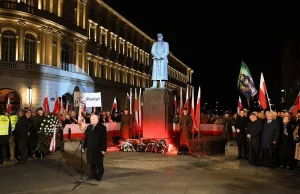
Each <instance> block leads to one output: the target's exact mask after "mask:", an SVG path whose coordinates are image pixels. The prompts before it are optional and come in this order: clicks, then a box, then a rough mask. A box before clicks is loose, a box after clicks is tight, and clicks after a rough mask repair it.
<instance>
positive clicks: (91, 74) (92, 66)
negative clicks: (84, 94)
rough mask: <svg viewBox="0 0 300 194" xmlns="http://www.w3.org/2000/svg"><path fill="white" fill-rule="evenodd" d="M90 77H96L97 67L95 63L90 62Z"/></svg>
mask: <svg viewBox="0 0 300 194" xmlns="http://www.w3.org/2000/svg"><path fill="white" fill-rule="evenodd" d="M89 75H90V76H93V77H94V76H95V66H94V62H93V61H89Z"/></svg>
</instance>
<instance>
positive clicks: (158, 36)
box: [157, 33, 164, 41]
mask: <svg viewBox="0 0 300 194" xmlns="http://www.w3.org/2000/svg"><path fill="white" fill-rule="evenodd" d="M163 38H164V36H163V34H162V33H158V34H157V40H158V41H162V40H163Z"/></svg>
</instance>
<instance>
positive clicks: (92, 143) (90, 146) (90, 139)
mask: <svg viewBox="0 0 300 194" xmlns="http://www.w3.org/2000/svg"><path fill="white" fill-rule="evenodd" d="M84 134H85V138H84V143H83V148H84V149H85V148H87V151H86V157H87V163H88V164H89V165H99V164H101V163H102V162H103V156H102V153H101V152H102V151H104V152H106V148H107V130H106V126H105V125H103V124H102V123H100V122H98V124H97V125H96V126H95V128H94V129H92V125H89V126H88V127H87V129H86V130H85V132H84Z"/></svg>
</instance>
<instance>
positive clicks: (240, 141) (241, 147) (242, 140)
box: [234, 110, 248, 160]
mask: <svg viewBox="0 0 300 194" xmlns="http://www.w3.org/2000/svg"><path fill="white" fill-rule="evenodd" d="M247 125H248V118H247V117H246V114H245V111H244V110H241V111H240V116H239V117H238V118H237V119H236V122H235V124H234V127H235V128H236V138H235V141H236V143H237V146H238V152H239V153H238V157H237V158H236V159H241V158H243V157H244V159H246V160H247V159H248V146H247V134H246V128H247Z"/></svg>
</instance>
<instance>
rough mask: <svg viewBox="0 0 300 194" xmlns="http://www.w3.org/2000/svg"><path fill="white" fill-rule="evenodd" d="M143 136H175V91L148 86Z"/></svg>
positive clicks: (157, 137) (145, 99)
mask: <svg viewBox="0 0 300 194" xmlns="http://www.w3.org/2000/svg"><path fill="white" fill-rule="evenodd" d="M143 98H144V100H143V113H144V114H143V137H144V138H149V139H166V140H167V141H168V142H169V141H170V140H171V139H172V136H173V116H174V115H173V112H174V107H173V101H172V100H173V93H172V91H171V90H170V89H165V88H147V89H146V90H145V91H144V93H143Z"/></svg>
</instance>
